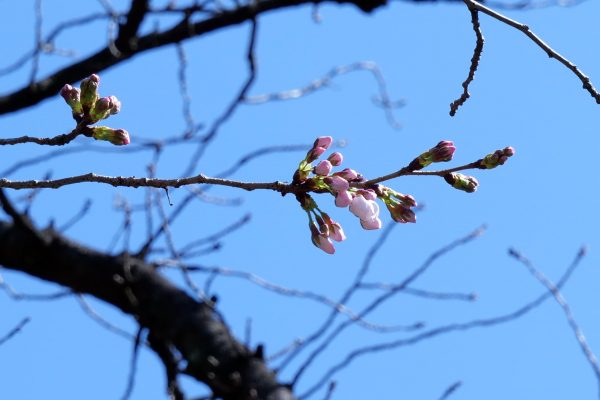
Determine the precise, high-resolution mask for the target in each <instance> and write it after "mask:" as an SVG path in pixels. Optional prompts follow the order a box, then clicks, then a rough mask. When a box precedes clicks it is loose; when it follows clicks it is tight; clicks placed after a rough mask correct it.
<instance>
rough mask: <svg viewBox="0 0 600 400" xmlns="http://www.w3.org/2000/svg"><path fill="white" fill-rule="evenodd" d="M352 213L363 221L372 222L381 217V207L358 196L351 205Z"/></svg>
mask: <svg viewBox="0 0 600 400" xmlns="http://www.w3.org/2000/svg"><path fill="white" fill-rule="evenodd" d="M350 212H351V213H352V214H354V215H356V216H357V217H358V218H360V219H361V220H363V221H370V220H372V219H375V218H377V217H378V216H379V205H378V204H377V203H376V202H375V201H373V200H368V199H366V198H364V197H363V196H356V197H354V198H353V199H352V203H350Z"/></svg>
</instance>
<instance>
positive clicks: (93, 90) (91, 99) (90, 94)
mask: <svg viewBox="0 0 600 400" xmlns="http://www.w3.org/2000/svg"><path fill="white" fill-rule="evenodd" d="M99 85H100V77H99V76H98V75H96V74H92V75H90V76H89V77H87V78H85V79H84V80H82V81H81V84H80V85H79V87H80V88H81V105H82V107H83V112H87V111H89V110H90V109H91V108H92V107H93V106H94V103H96V100H98V86H99Z"/></svg>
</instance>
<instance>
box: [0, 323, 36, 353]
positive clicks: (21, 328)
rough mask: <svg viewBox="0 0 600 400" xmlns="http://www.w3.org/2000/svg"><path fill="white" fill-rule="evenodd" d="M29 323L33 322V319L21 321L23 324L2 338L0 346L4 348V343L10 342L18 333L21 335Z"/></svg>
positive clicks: (19, 324) (0, 338)
mask: <svg viewBox="0 0 600 400" xmlns="http://www.w3.org/2000/svg"><path fill="white" fill-rule="evenodd" d="M29 321H31V318H29V317H25V318H23V319H22V320H21V322H19V323H18V324H17V326H15V327H14V328H13V329H11V330H10V332H8V333H7V334H6V335H4V336H3V337H0V346H2V345H3V344H4V343H6V342H7V341H9V340H10V339H11V338H12V337H14V336H15V335H17V334H18V333H20V332H21V330H23V328H24V327H25V325H27V324H28V323H29Z"/></svg>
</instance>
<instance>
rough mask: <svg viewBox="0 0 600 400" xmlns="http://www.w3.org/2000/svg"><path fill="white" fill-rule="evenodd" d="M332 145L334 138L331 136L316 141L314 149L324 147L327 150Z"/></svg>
mask: <svg viewBox="0 0 600 400" xmlns="http://www.w3.org/2000/svg"><path fill="white" fill-rule="evenodd" d="M331 143H333V138H332V137H331V136H321V137H318V138H317V140H315V143H314V144H313V148H316V147H323V148H324V149H325V150H327V149H328V148H329V146H331Z"/></svg>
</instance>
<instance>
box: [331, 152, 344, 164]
mask: <svg viewBox="0 0 600 400" xmlns="http://www.w3.org/2000/svg"><path fill="white" fill-rule="evenodd" d="M327 159H328V160H329V162H330V163H331V165H333V166H334V167H338V166H340V165H342V161H344V156H343V155H342V153H340V152H338V151H336V152H334V153H331V154H330V155H329V157H327Z"/></svg>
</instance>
